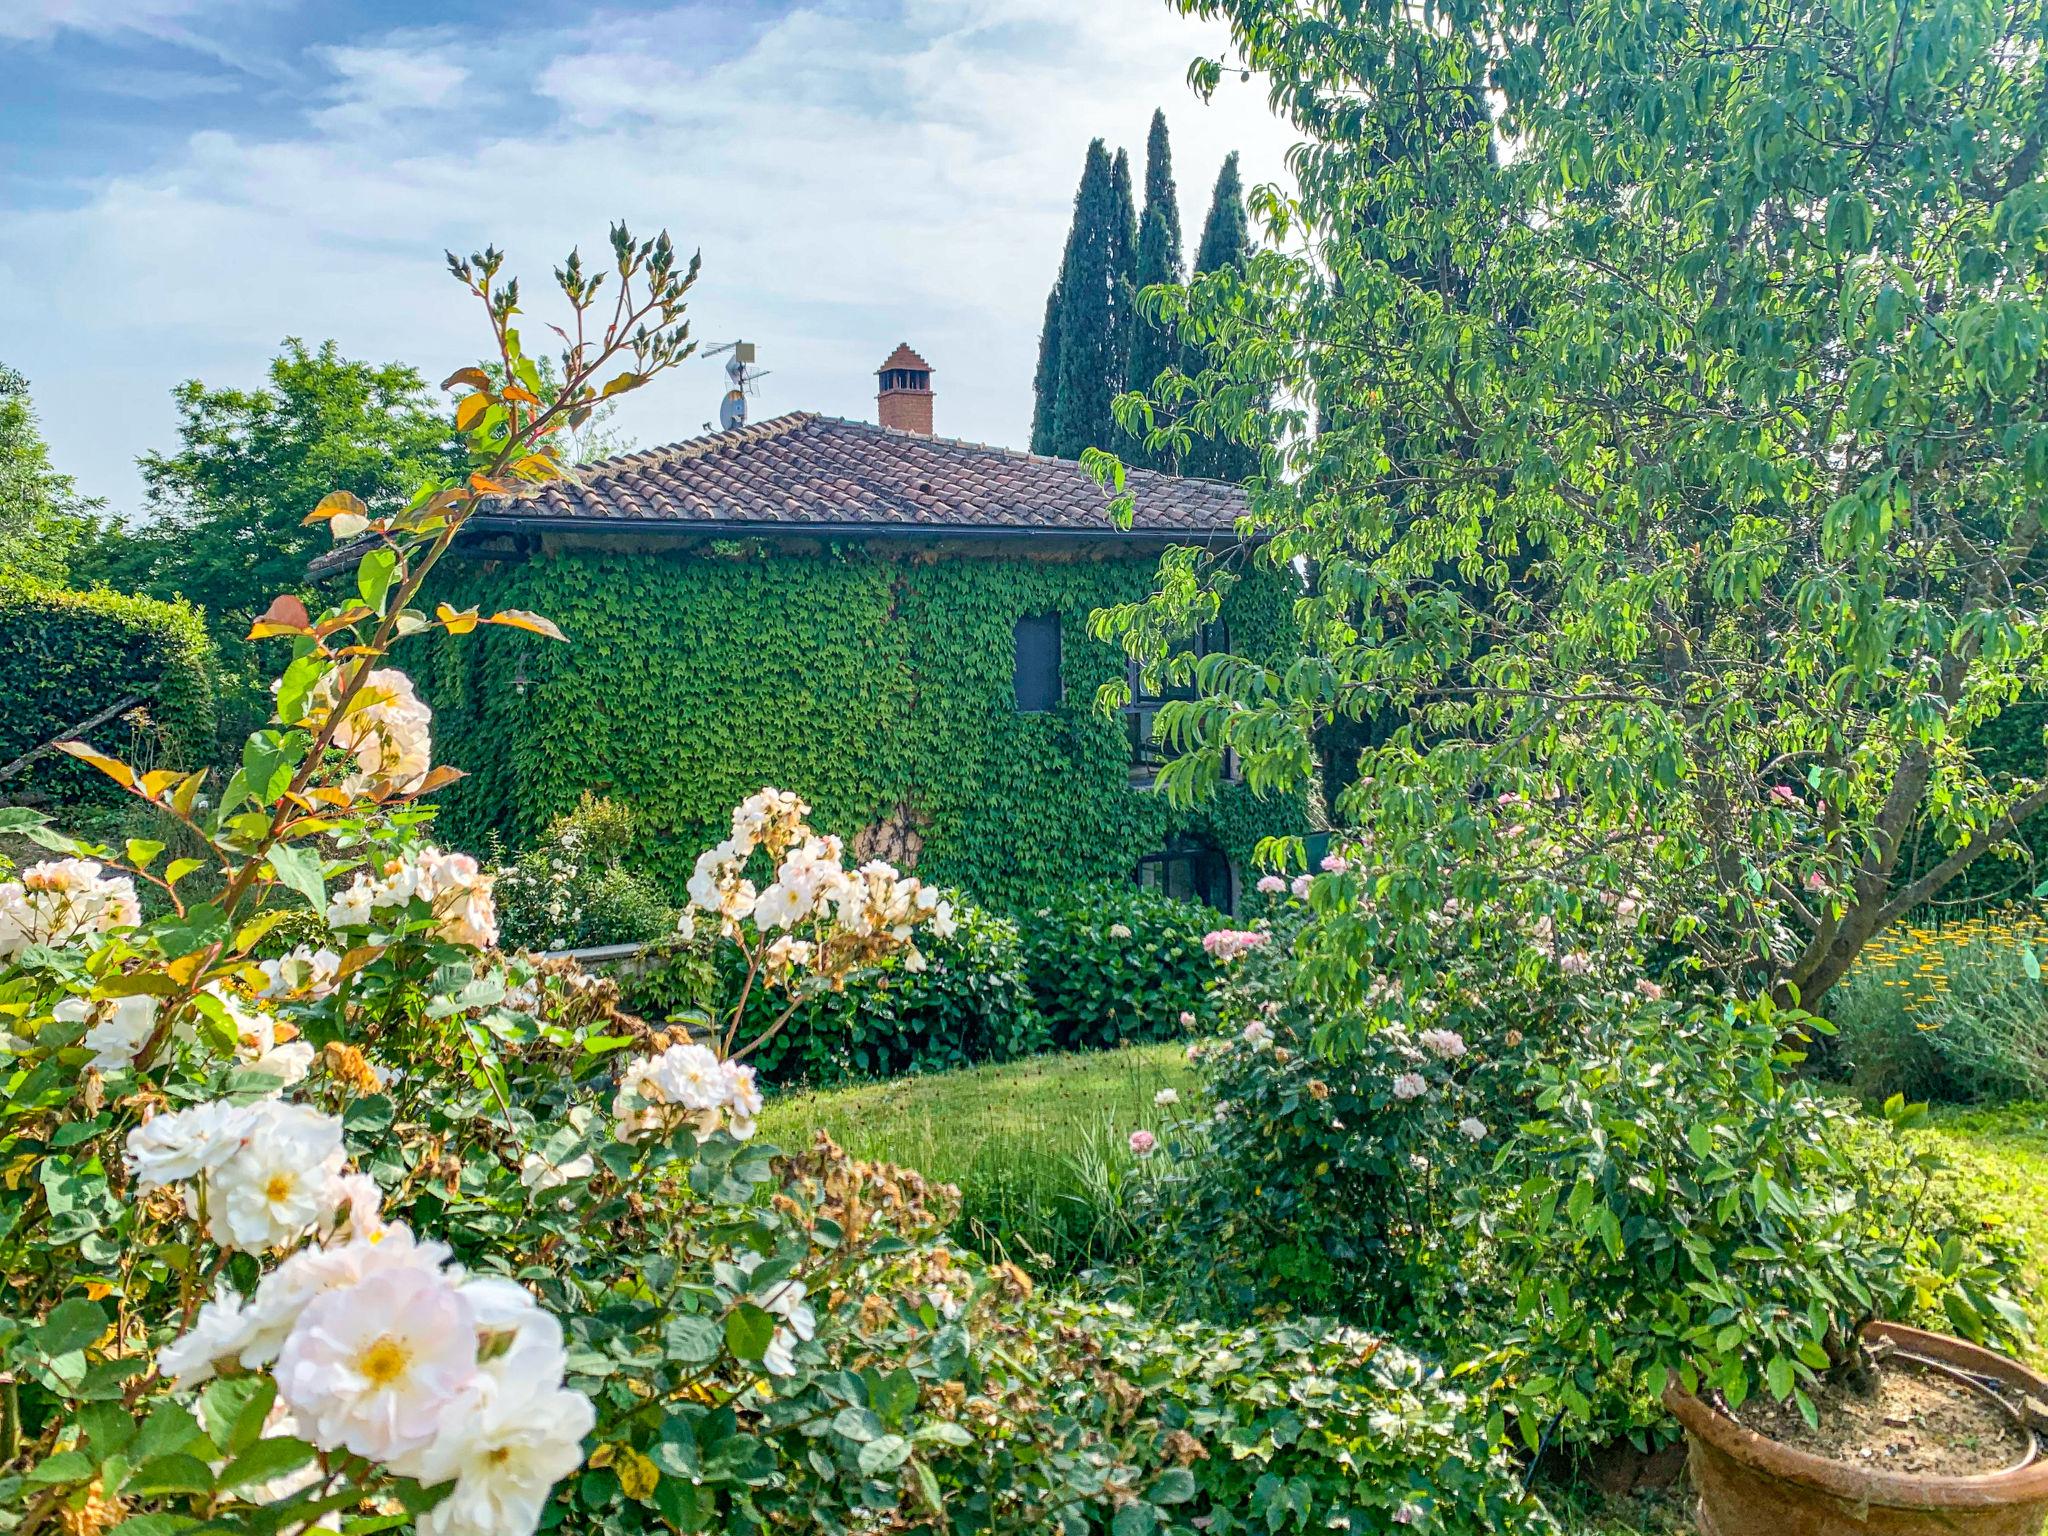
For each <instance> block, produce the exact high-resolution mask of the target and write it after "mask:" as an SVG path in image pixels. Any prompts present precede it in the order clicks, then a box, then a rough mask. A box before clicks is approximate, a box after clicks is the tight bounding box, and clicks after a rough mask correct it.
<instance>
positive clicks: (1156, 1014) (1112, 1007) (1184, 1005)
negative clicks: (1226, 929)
mask: <svg viewBox="0 0 2048 1536" xmlns="http://www.w3.org/2000/svg"><path fill="white" fill-rule="evenodd" d="M1220 922H1221V919H1220V918H1219V917H1218V916H1217V914H1216V913H1214V912H1212V911H1210V910H1209V908H1207V907H1204V906H1202V905H1200V904H1199V903H1196V902H1191V901H1176V900H1174V899H1173V898H1172V897H1169V896H1164V895H1161V894H1159V893H1157V892H1154V891H1145V890H1140V889H1138V888H1137V887H1136V886H1131V885H1104V886H1096V887H1091V888H1088V889H1086V890H1083V891H1079V892H1076V893H1075V894H1073V895H1072V896H1070V897H1068V898H1066V899H1065V900H1061V901H1056V902H1053V903H1050V904H1048V905H1047V906H1044V907H1041V908H1038V909H1036V910H1034V911H1033V912H1032V913H1030V914H1028V915H1027V916H1026V917H1025V918H1024V919H1023V925H1024V946H1025V954H1026V959H1027V963H1028V965H1029V968H1030V972H1031V990H1032V994H1033V995H1034V996H1035V997H1036V998H1037V1000H1038V1009H1039V1012H1040V1013H1042V1014H1043V1015H1044V1016H1045V1022H1046V1027H1047V1028H1048V1029H1049V1030H1050V1031H1051V1034H1052V1041H1053V1044H1054V1045H1055V1046H1056V1047H1057V1048H1059V1049H1060V1050H1068V1051H1071V1050H1094V1049H1099V1048H1102V1047H1106V1046H1112V1045H1120V1044H1123V1043H1125V1042H1127V1041H1132V1040H1169V1039H1172V1038H1174V1037H1176V1036H1178V1035H1181V1034H1185V1033H1186V1026H1185V1025H1183V1024H1182V1023H1181V1021H1180V1020H1181V1015H1182V1014H1184V1013H1194V1014H1198V1015H1199V1014H1201V1013H1202V1012H1203V1011H1204V1010H1205V1009H1206V1008H1207V1006H1208V1005H1207V1002H1206V1000H1205V995H1206V989H1207V985H1208V982H1209V979H1210V978H1211V977H1212V976H1213V975H1214V974H1215V972H1216V967H1215V965H1214V964H1213V963H1212V962H1211V960H1210V958H1209V956H1208V955H1206V954H1205V953H1204V952H1203V946H1202V936H1203V935H1204V934H1206V933H1208V932H1209V931H1210V930H1212V929H1214V928H1216V927H1217V926H1219V924H1220Z"/></svg>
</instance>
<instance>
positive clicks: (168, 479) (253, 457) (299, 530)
mask: <svg viewBox="0 0 2048 1536" xmlns="http://www.w3.org/2000/svg"><path fill="white" fill-rule="evenodd" d="M173 398H174V400H175V403H176V405H177V410H178V439H179V442H178V447H177V448H176V449H175V450H173V451H171V452H168V453H150V454H146V455H144V457H143V458H142V460H141V469H142V476H143V482H144V486H145V488H146V492H147V496H148V504H149V508H150V511H151V513H152V514H153V516H152V517H151V519H150V521H148V522H147V523H144V524H142V525H141V526H139V527H137V528H135V529H134V530H132V532H131V533H130V534H129V536H128V537H126V538H125V539H121V540H117V541H111V542H110V543H109V544H108V546H107V547H106V548H105V550H104V551H102V552H100V553H98V554H96V555H95V556H93V557H92V559H91V561H90V563H89V564H87V565H86V570H87V572H88V573H89V574H91V575H94V576H96V577H99V578H100V579H103V580H105V581H106V582H107V583H108V584H109V585H112V586H116V587H121V588H123V589H126V590H136V591H142V592H145V593H148V594H150V595H151V596H155V597H166V598H168V597H178V596H182V597H185V598H188V599H190V600H191V601H193V602H195V603H198V604H200V605H201V606H202V607H203V608H204V609H205V611H206V615H207V623H208V627H209V628H210V630H211V631H212V633H213V636H214V639H215V641H216V643H217V645H218V646H219V648H220V652H221V659H222V670H223V675H224V687H225V689H226V690H227V696H226V697H224V699H223V711H222V713H223V728H224V729H226V730H231V731H233V730H240V729H242V728H243V727H244V726H245V725H246V721H244V720H243V719H242V718H241V712H240V710H239V706H241V705H250V706H251V707H252V708H253V707H259V706H260V704H261V701H260V700H256V699H255V697H254V695H253V694H250V693H249V692H248V690H249V689H250V688H253V687H254V682H253V678H254V675H255V674H254V672H253V670H252V653H251V650H250V648H249V646H248V645H247V643H246V641H245V638H244V637H245V636H246V635H247V634H248V630H249V625H250V622H251V620H252V619H253V617H254V616H255V615H256V614H257V613H258V612H260V611H261V610H262V608H263V607H264V605H265V604H267V603H268V602H269V601H270V599H271V598H272V597H273V596H275V595H276V594H277V593H278V592H281V591H293V590H304V589H305V588H306V586H307V579H306V562H307V561H308V560H309V559H311V558H312V556H313V555H314V554H316V553H318V552H319V551H320V550H321V549H322V548H325V547H326V546H328V545H330V544H331V543H332V540H331V538H330V537H329V536H328V533H327V530H326V528H325V527H324V526H316V527H312V528H306V527H302V526H301V520H302V519H303V518H304V517H305V515H306V514H307V513H308V512H309V511H311V510H312V508H313V507H314V505H315V504H316V503H318V502H319V500H320V498H321V497H322V496H325V495H326V494H327V493H328V492H329V491H332V490H344V491H350V492H353V493H354V494H355V495H357V496H360V497H361V498H362V499H363V501H364V502H365V503H366V504H368V506H369V507H370V509H371V511H372V512H373V513H384V512H389V511H393V510H396V509H397V508H399V507H402V506H403V505H404V504H405V502H406V500H407V499H408V498H409V497H410V496H411V495H412V493H413V492H414V491H415V490H416V489H417V488H418V487H419V485H420V483H421V482H422V481H423V480H426V479H428V478H429V477H431V476H435V475H439V474H444V473H446V472H447V469H448V466H449V465H450V464H452V463H453V462H454V457H453V455H454V453H455V434H454V430H453V426H452V423H451V422H450V420H449V418H448V416H447V415H446V413H445V412H444V411H442V410H441V409H440V407H439V404H438V402H437V401H436V400H435V398H434V397H433V395H432V394H431V393H429V391H428V389H427V385H426V381H425V380H424V379H422V378H421V377H420V375H419V374H418V372H416V371H415V370H414V369H412V368H410V367H408V366H406V365H405V364H402V363H384V364H377V363H367V362H359V361H356V360H354V359H351V358H346V357H343V356H342V355H341V352H340V350H339V349H338V348H337V347H336V346H335V344H334V343H333V342H331V341H328V342H323V343H322V344H321V345H320V346H318V347H317V348H315V347H308V346H307V345H306V344H305V343H304V342H303V341H300V340H299V339H298V338H296V337H288V338H287V339H286V340H285V343H284V350H283V352H281V353H280V354H279V355H278V356H277V357H276V358H275V359H273V360H272V362H271V364H270V371H269V382H268V384H267V385H266V386H265V387H263V388H260V389H234V388H224V389H216V388H209V387H208V386H207V385H205V384H203V383H201V382H200V381H199V380H197V379H192V380H188V381H187V382H185V383H183V384H180V385H179V386H178V387H177V389H176V390H175V391H174V392H173Z"/></svg>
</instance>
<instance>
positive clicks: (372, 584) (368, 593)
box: [356, 548, 398, 616]
mask: <svg viewBox="0 0 2048 1536" xmlns="http://www.w3.org/2000/svg"><path fill="white" fill-rule="evenodd" d="M397 572H398V551H397V550H394V549H383V548H379V549H373V550H371V551H370V552H369V553H368V554H366V555H364V556H363V558H362V560H361V562H360V563H358V564H357V566H356V590H357V591H358V592H360V593H362V594H363V601H364V602H365V603H368V604H369V605H370V609H371V611H372V612H373V613H376V614H378V615H380V616H381V615H382V614H383V612H384V594H385V593H386V592H389V591H390V590H391V579H392V577H393V576H395V575H396V574H397Z"/></svg>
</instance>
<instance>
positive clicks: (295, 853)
mask: <svg viewBox="0 0 2048 1536" xmlns="http://www.w3.org/2000/svg"><path fill="white" fill-rule="evenodd" d="M268 857H269V859H270V867H271V868H272V869H273V870H275V871H276V872H277V878H278V881H279V882H280V883H281V884H283V885H284V886H286V887H287V888H288V889H290V890H293V891H296V892H298V893H299V895H301V896H303V897H305V898H306V900H307V901H308V902H309V903H311V905H312V908H313V910H314V911H315V912H325V911H326V910H327V884H326V882H325V881H324V880H323V879H322V878H321V874H320V864H321V860H320V855H319V853H318V852H317V851H315V850H314V849H313V848H312V847H310V846H309V845H306V844H302V843H277V844H275V845H273V846H272V848H271V850H270V853H269V855H268Z"/></svg>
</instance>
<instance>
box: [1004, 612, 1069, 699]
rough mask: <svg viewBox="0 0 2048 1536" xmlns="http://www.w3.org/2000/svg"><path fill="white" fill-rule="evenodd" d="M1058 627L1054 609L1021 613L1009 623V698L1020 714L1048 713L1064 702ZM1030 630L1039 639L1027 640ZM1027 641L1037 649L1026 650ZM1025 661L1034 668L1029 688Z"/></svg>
mask: <svg viewBox="0 0 2048 1536" xmlns="http://www.w3.org/2000/svg"><path fill="white" fill-rule="evenodd" d="M1061 628H1062V626H1061V623H1060V616H1059V614H1058V613H1057V612H1047V613H1020V614H1018V615H1017V619H1016V622H1015V623H1014V624H1013V625H1011V628H1010V634H1011V644H1012V647H1013V649H1012V651H1011V658H1010V697H1011V701H1012V703H1013V704H1014V705H1015V707H1016V710H1017V713H1018V714H1020V715H1049V714H1051V713H1052V712H1053V711H1054V710H1056V709H1058V708H1059V707H1060V706H1061V705H1062V704H1064V703H1065V702H1066V699H1067V686H1066V677H1065V668H1064V666H1063V662H1064V660H1065V657H1064V655H1063V650H1064V642H1063V637H1062V635H1061ZM1030 633H1035V634H1036V635H1037V636H1038V639H1037V640H1036V641H1034V642H1027V638H1026V637H1027V634H1030ZM1027 643H1030V644H1035V645H1036V646H1037V649H1036V650H1031V651H1027ZM1048 652H1049V653H1050V654H1049V655H1048V654H1047V653H1048ZM1027 660H1028V661H1030V662H1031V663H1032V666H1033V668H1034V671H1033V675H1032V677H1031V679H1030V681H1031V682H1032V683H1034V684H1036V686H1033V687H1030V688H1028V689H1027V687H1026V681H1027V680H1026V675H1025V668H1026V662H1027ZM1048 684H1049V686H1048Z"/></svg>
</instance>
